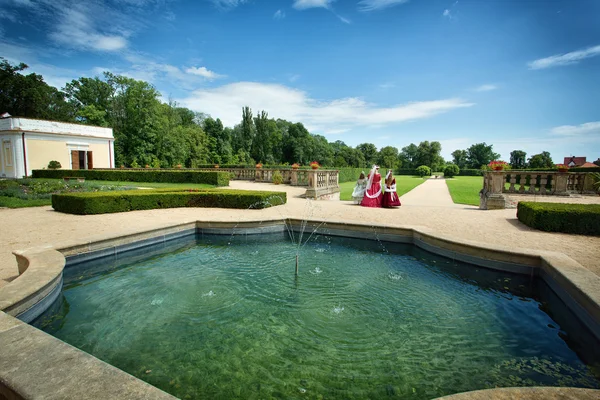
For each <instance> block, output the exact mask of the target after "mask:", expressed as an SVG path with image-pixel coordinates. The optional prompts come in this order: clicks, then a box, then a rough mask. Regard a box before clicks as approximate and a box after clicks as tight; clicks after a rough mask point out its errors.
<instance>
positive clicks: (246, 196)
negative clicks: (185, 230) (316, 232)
mask: <svg viewBox="0 0 600 400" xmlns="http://www.w3.org/2000/svg"><path fill="white" fill-rule="evenodd" d="M286 201H287V198H286V193H285V192H262V191H250V190H220V189H188V190H175V191H174V190H172V189H164V190H134V191H122V192H94V193H68V194H54V195H52V207H53V208H54V209H55V210H56V211H60V212H64V213H68V214H79V215H88V214H106V213H116V212H125V211H134V210H152V209H157V208H177V207H218V208H240V209H261V208H267V207H271V206H276V205H280V204H285V203H286Z"/></svg>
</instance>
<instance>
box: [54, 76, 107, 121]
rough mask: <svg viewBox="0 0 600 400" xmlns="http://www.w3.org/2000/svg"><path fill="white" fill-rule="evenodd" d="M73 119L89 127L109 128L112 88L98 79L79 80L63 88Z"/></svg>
mask: <svg viewBox="0 0 600 400" xmlns="http://www.w3.org/2000/svg"><path fill="white" fill-rule="evenodd" d="M64 90H65V93H66V96H67V99H68V100H69V102H70V103H71V104H72V105H73V108H74V110H75V119H76V120H77V122H81V123H84V124H89V125H97V126H109V125H110V122H111V121H110V118H111V116H110V111H111V99H112V96H113V88H112V87H111V85H109V84H108V83H107V82H105V81H103V80H101V79H100V78H98V77H95V78H79V79H77V80H72V81H71V82H70V83H67V84H66V86H65V89H64Z"/></svg>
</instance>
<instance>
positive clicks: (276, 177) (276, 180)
mask: <svg viewBox="0 0 600 400" xmlns="http://www.w3.org/2000/svg"><path fill="white" fill-rule="evenodd" d="M273 183H274V184H275V185H279V184H281V183H283V176H282V175H281V172H279V171H275V172H273Z"/></svg>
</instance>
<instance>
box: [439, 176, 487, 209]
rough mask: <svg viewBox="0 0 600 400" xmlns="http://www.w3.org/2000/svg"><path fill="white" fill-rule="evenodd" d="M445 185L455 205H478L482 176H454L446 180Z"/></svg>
mask: <svg viewBox="0 0 600 400" xmlns="http://www.w3.org/2000/svg"><path fill="white" fill-rule="evenodd" d="M446 185H448V190H449V191H450V196H452V201H454V202H455V203H456V204H469V205H472V206H478V205H479V191H480V190H481V189H482V188H483V176H456V177H454V178H453V179H446Z"/></svg>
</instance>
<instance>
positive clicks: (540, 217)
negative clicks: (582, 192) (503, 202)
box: [517, 201, 600, 236]
mask: <svg viewBox="0 0 600 400" xmlns="http://www.w3.org/2000/svg"><path fill="white" fill-rule="evenodd" d="M517 218H518V219H519V221H521V222H522V223H524V224H525V225H527V226H530V227H532V228H535V229H539V230H542V231H547V232H564V233H576V234H580V235H593V236H600V204H561V203H534V202H529V201H522V202H520V203H519V204H518V205H517Z"/></svg>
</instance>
